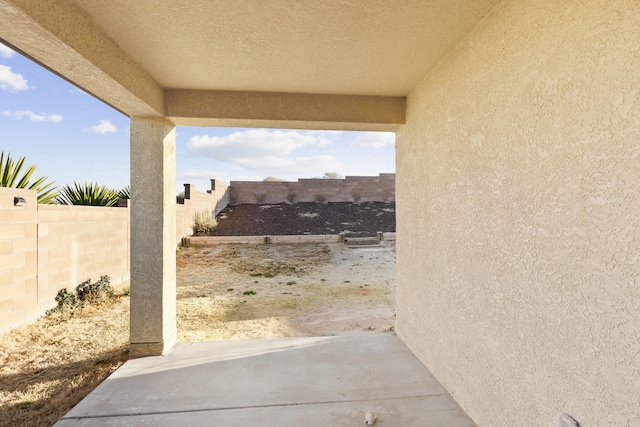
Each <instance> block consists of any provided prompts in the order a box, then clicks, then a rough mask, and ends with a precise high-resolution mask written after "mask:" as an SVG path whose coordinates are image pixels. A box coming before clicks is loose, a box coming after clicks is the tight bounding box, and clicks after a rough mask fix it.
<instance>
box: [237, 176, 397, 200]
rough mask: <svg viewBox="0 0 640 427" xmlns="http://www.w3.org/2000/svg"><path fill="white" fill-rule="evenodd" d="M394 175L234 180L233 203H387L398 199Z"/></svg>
mask: <svg viewBox="0 0 640 427" xmlns="http://www.w3.org/2000/svg"><path fill="white" fill-rule="evenodd" d="M395 178H396V176H395V174H393V173H382V174H379V175H378V176H347V177H346V178H343V179H321V178H313V179H299V180H298V181H297V182H278V181H266V182H265V181H258V182H253V181H231V185H230V193H231V197H230V200H231V204H255V203H259V200H260V199H262V203H286V202H290V195H291V196H292V198H293V200H294V202H317V201H319V200H322V199H324V201H327V202H352V201H363V202H385V201H394V200H395V199H396V189H395Z"/></svg>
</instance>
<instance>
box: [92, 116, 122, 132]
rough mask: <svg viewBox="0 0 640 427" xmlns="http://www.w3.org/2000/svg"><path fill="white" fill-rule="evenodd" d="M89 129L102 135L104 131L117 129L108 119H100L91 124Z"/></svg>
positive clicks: (115, 130)
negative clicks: (98, 121) (96, 122)
mask: <svg viewBox="0 0 640 427" xmlns="http://www.w3.org/2000/svg"><path fill="white" fill-rule="evenodd" d="M91 131H92V132H95V133H99V134H102V135H104V134H105V133H113V132H117V131H118V129H116V126H115V125H114V124H113V123H111V122H110V121H109V120H100V123H99V124H97V125H94V126H91Z"/></svg>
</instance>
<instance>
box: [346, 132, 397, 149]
mask: <svg viewBox="0 0 640 427" xmlns="http://www.w3.org/2000/svg"><path fill="white" fill-rule="evenodd" d="M395 143H396V135H395V134H394V133H391V132H362V133H360V134H359V135H358V136H357V137H356V139H354V140H353V142H352V143H351V146H352V147H367V148H374V149H378V148H382V147H384V146H386V145H394V144H395Z"/></svg>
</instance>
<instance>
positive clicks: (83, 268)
mask: <svg viewBox="0 0 640 427" xmlns="http://www.w3.org/2000/svg"><path fill="white" fill-rule="evenodd" d="M14 196H19V197H24V198H25V200H26V203H25V205H24V206H20V207H18V206H14V205H13V198H14ZM0 230H1V232H0V290H1V292H0V333H2V332H5V331H7V330H9V329H10V328H13V327H16V326H19V325H21V324H24V323H27V322H30V321H32V320H35V319H37V318H38V317H40V316H42V315H43V314H44V312H45V311H46V310H47V309H49V308H51V307H53V306H54V305H55V301H54V298H55V295H56V294H57V292H58V290H60V289H62V288H64V287H67V288H69V289H73V288H75V286H77V285H78V284H80V283H81V282H83V281H85V280H87V279H92V280H97V279H99V278H100V276H101V275H104V274H106V275H108V276H109V277H110V278H111V281H112V283H113V284H119V283H123V282H126V281H127V280H129V209H126V208H102V207H93V206H61V205H38V204H37V203H36V192H35V191H31V190H15V189H11V188H0Z"/></svg>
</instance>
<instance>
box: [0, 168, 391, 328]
mask: <svg viewBox="0 0 640 427" xmlns="http://www.w3.org/2000/svg"><path fill="white" fill-rule="evenodd" d="M256 194H264V196H263V197H261V198H260V201H261V202H262V203H286V202H291V196H290V195H291V194H294V195H295V198H294V199H293V201H294V202H314V201H318V195H320V196H322V199H323V201H327V202H344V201H392V200H395V174H380V175H379V176H377V177H347V178H345V179H301V180H298V182H239V181H233V182H232V183H231V185H227V184H225V183H222V182H220V181H217V180H214V179H212V180H211V189H209V190H207V191H206V192H199V191H196V188H195V186H194V185H192V184H185V192H184V197H178V198H177V204H176V236H177V238H178V241H177V242H176V244H177V245H180V244H181V241H182V238H183V237H185V236H190V235H191V234H192V227H193V218H194V216H195V214H196V212H201V211H205V210H211V211H212V212H213V213H214V214H218V213H219V212H220V211H222V209H224V208H225V207H226V206H227V205H228V204H229V203H231V202H233V203H234V204H238V203H247V204H252V203H257V202H258V200H256ZM15 198H22V199H24V204H21V203H18V204H16V203H14V200H15ZM122 202H124V203H121V205H120V207H112V208H106V207H101V206H67V205H38V203H37V195H36V192H35V191H34V190H20V189H13V188H4V187H0V333H4V332H6V331H8V330H10V329H12V328H15V327H17V326H20V325H23V324H26V323H29V322H31V321H34V320H36V319H37V318H39V317H40V316H42V315H43V314H44V312H45V311H46V310H48V309H49V308H52V307H54V306H55V305H56V303H55V296H56V294H57V293H58V291H59V290H60V289H62V288H67V289H69V290H71V289H75V287H76V286H77V285H78V284H80V283H82V282H84V281H85V280H88V279H91V280H92V281H96V280H98V279H99V278H100V276H102V275H108V276H109V277H110V278H111V283H112V284H113V285H118V284H122V283H126V282H127V281H129V246H130V245H129V243H130V241H129V235H130V234H129V227H130V219H129V208H128V206H127V203H126V202H127V201H122ZM259 238H261V239H264V237H259Z"/></svg>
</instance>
